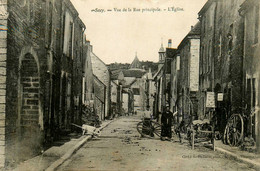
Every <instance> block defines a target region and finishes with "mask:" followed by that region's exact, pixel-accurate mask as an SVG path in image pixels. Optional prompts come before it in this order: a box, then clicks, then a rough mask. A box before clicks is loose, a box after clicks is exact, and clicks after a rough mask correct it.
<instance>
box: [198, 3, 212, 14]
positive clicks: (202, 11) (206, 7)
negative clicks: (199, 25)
mask: <svg viewBox="0 0 260 171" xmlns="http://www.w3.org/2000/svg"><path fill="white" fill-rule="evenodd" d="M215 1H216V0H208V1H207V2H206V3H205V5H204V6H203V7H202V9H201V10H200V11H199V13H198V14H199V16H201V15H202V14H204V12H206V10H207V9H208V8H209V7H210V6H211V4H212V3H213V2H215Z"/></svg>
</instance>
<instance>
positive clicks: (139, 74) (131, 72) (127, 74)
mask: <svg viewBox="0 0 260 171" xmlns="http://www.w3.org/2000/svg"><path fill="white" fill-rule="evenodd" d="M123 74H124V77H135V78H141V77H142V76H143V75H144V74H145V71H141V70H123Z"/></svg>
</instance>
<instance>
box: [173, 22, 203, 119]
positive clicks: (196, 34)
mask: <svg viewBox="0 0 260 171" xmlns="http://www.w3.org/2000/svg"><path fill="white" fill-rule="evenodd" d="M177 51H178V53H177V54H178V55H176V53H175V54H173V55H175V57H174V58H173V61H172V62H173V63H174V66H173V68H172V70H174V71H172V74H173V75H172V78H171V80H172V81H173V83H172V86H173V90H174V89H177V90H174V91H172V97H173V101H175V102H176V101H177V100H178V102H177V103H179V101H180V99H182V105H181V106H178V107H179V108H181V107H182V109H181V111H182V114H181V115H182V116H179V117H180V118H181V119H185V118H186V119H188V118H189V115H191V114H193V115H194V114H195V113H197V104H198V99H197V93H198V90H199V55H200V23H199V22H198V23H197V24H196V25H195V26H194V27H193V26H192V27H191V31H190V32H189V33H188V34H187V35H186V36H185V38H184V39H183V40H182V41H181V43H180V44H179V46H178V50H177ZM177 57H178V58H179V60H180V61H179V64H178V65H179V68H178V69H177V61H176V60H177V59H176V58H177ZM177 71H178V75H177ZM175 110H176V109H175ZM178 110H180V109H178Z"/></svg>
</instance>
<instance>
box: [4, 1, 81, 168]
mask: <svg viewBox="0 0 260 171" xmlns="http://www.w3.org/2000/svg"><path fill="white" fill-rule="evenodd" d="M0 8H1V20H0V22H1V27H2V28H1V30H3V31H1V32H0V35H1V36H0V38H1V40H0V41H1V67H0V70H1V72H0V81H1V82H0V84H1V87H0V89H1V91H0V92H1V94H0V100H1V102H0V103H1V106H0V107H1V110H0V111H1V114H0V115H1V116H0V130H1V131H0V150H1V154H0V166H1V167H4V166H5V165H10V166H12V165H15V164H17V163H18V161H23V160H26V159H28V158H31V157H32V156H35V155H37V154H39V153H40V152H41V151H42V150H43V147H44V146H45V145H46V144H48V143H51V142H52V141H53V140H55V139H57V138H59V135H61V134H62V132H61V130H65V131H66V132H69V131H70V130H71V125H70V123H72V122H80V108H75V106H74V105H75V102H76V101H77V99H78V98H81V84H82V78H80V77H82V67H81V64H80V61H81V60H83V58H84V56H83V54H82V53H80V52H81V51H82V40H83V31H84V28H85V26H84V24H83V23H82V22H81V20H80V19H79V17H78V13H77V11H76V10H75V8H74V7H73V5H72V4H71V2H70V1H69V0H64V1H61V0H56V1H52V0H46V1H41V0H21V1H14V0H9V1H1V2H0ZM73 66H74V67H75V68H77V69H78V71H77V72H74V71H73ZM74 78H75V80H73V79H74ZM77 81H80V85H79V84H77ZM72 85H75V88H80V90H79V91H78V90H75V89H73V88H72ZM73 99H76V100H73ZM78 106H79V105H78ZM74 114H75V115H74Z"/></svg>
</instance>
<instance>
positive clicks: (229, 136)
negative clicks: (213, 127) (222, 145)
mask: <svg viewBox="0 0 260 171" xmlns="http://www.w3.org/2000/svg"><path fill="white" fill-rule="evenodd" d="M224 136H226V137H225V139H226V143H227V144H229V145H230V146H238V145H239V144H241V142H242V141H243V137H244V121H243V118H242V116H241V115H240V114H233V115H231V117H230V118H229V120H228V123H227V125H226V129H225V134H224Z"/></svg>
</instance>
